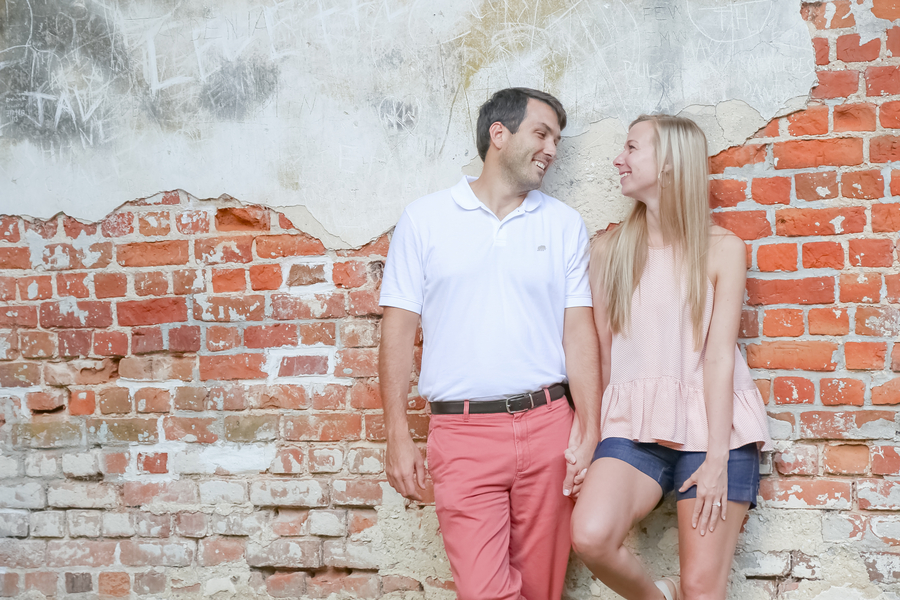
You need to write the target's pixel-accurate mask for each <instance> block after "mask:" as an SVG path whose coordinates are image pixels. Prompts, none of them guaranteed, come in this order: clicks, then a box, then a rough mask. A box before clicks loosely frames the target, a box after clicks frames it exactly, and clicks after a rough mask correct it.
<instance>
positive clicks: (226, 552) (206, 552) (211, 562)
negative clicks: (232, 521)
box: [199, 537, 302, 575]
mask: <svg viewBox="0 0 900 600" xmlns="http://www.w3.org/2000/svg"><path fill="white" fill-rule="evenodd" d="M245 544H246V542H245V541H244V540H242V539H235V538H227V537H222V538H218V537H217V538H205V539H203V540H200V547H199V555H200V556H199V558H200V564H201V565H202V566H204V567H214V566H216V565H221V564H225V563H231V562H238V561H241V560H242V559H243V558H244V546H245ZM301 575H302V573H301Z"/></svg>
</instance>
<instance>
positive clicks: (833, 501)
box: [759, 478, 853, 509]
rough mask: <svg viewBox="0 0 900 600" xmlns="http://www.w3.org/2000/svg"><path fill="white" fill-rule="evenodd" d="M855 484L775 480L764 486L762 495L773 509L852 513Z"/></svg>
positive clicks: (824, 480)
mask: <svg viewBox="0 0 900 600" xmlns="http://www.w3.org/2000/svg"><path fill="white" fill-rule="evenodd" d="M852 490H853V484H852V482H850V481H844V480H826V479H803V478H787V479H771V478H766V479H763V480H762V481H761V482H760V486H759V495H760V496H762V501H763V503H764V505H765V506H768V507H771V508H826V509H849V508H850V506H851V502H852V501H853V494H852Z"/></svg>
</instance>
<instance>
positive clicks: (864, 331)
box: [855, 306, 900, 338]
mask: <svg viewBox="0 0 900 600" xmlns="http://www.w3.org/2000/svg"><path fill="white" fill-rule="evenodd" d="M855 331H856V333H858V334H859V335H867V336H873V337H887V338H890V337H895V336H900V310H898V309H897V308H894V307H893V306H859V307H857V308H856V328H855Z"/></svg>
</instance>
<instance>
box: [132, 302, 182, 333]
mask: <svg viewBox="0 0 900 600" xmlns="http://www.w3.org/2000/svg"><path fill="white" fill-rule="evenodd" d="M116 313H117V315H118V317H119V325H123V326H126V327H133V326H140V325H157V324H159V323H181V322H183V321H187V302H186V300H185V299H184V298H155V299H152V300H130V301H126V302H118V303H116Z"/></svg>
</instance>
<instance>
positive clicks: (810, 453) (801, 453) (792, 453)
mask: <svg viewBox="0 0 900 600" xmlns="http://www.w3.org/2000/svg"><path fill="white" fill-rule="evenodd" d="M774 463H775V468H776V469H778V472H779V473H781V474H782V475H818V473H819V449H818V448H816V447H815V446H813V445H811V444H791V445H790V446H789V447H788V448H786V449H785V450H782V451H781V452H776V453H775V456H774Z"/></svg>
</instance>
